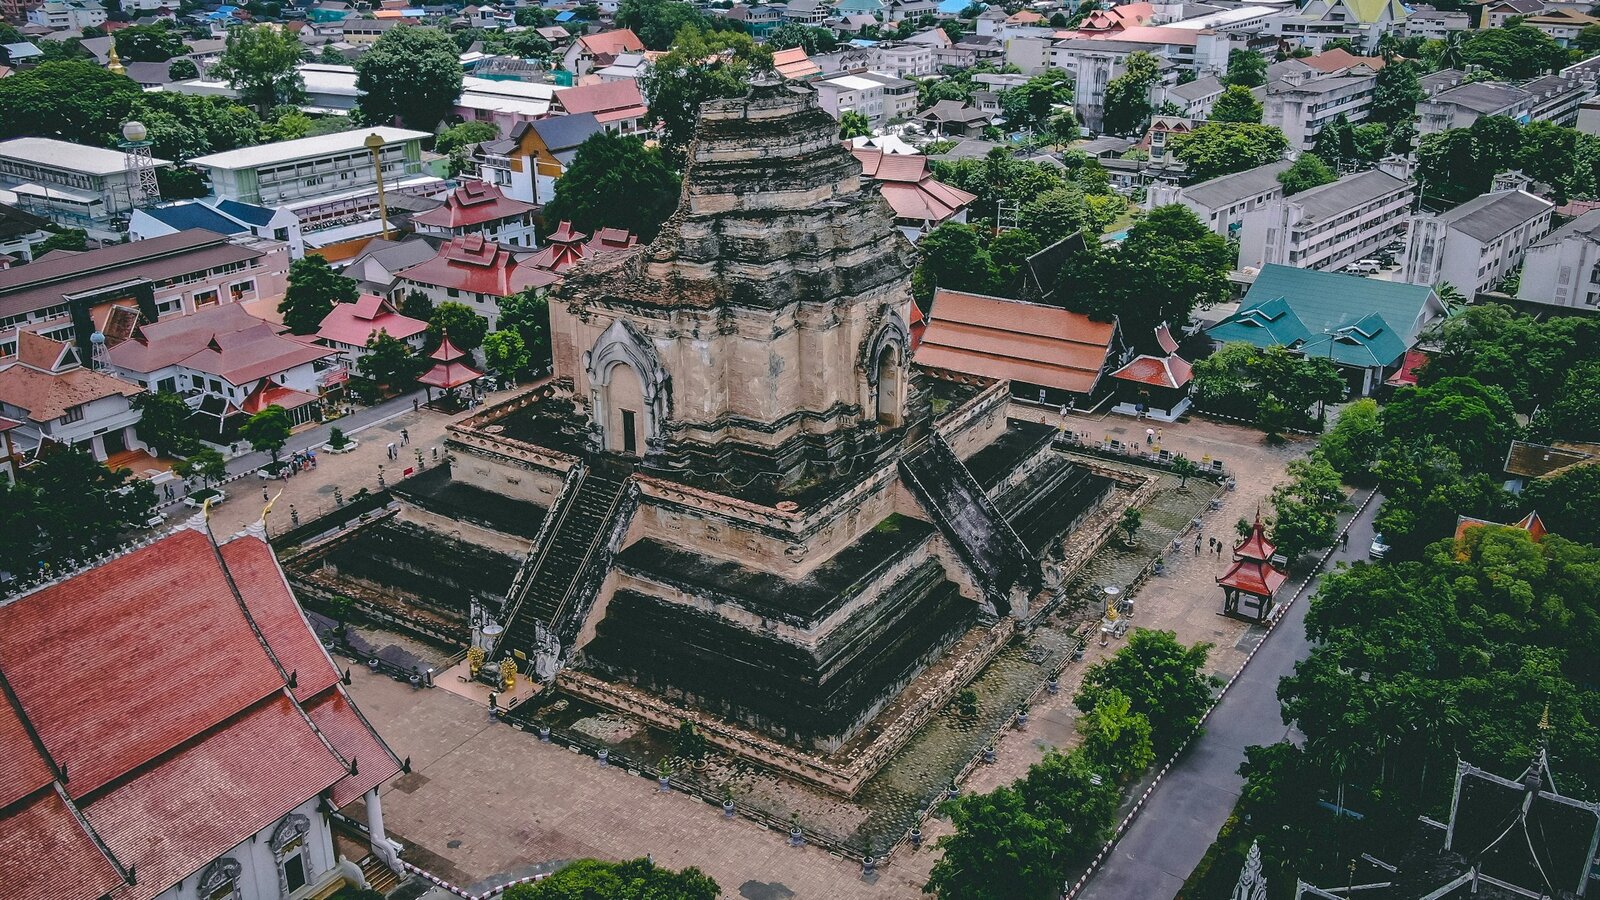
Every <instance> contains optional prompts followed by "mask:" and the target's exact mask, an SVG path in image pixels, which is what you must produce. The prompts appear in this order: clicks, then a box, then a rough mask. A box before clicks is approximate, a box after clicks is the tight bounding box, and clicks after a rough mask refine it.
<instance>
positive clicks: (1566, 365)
mask: <svg viewBox="0 0 1600 900" xmlns="http://www.w3.org/2000/svg"><path fill="white" fill-rule="evenodd" d="M1437 341H1438V345H1439V347H1438V351H1437V352H1435V353H1433V354H1431V355H1430V356H1429V359H1428V364H1427V365H1426V366H1424V367H1423V368H1422V370H1421V371H1420V372H1419V373H1418V382H1419V384H1421V385H1422V386H1424V387H1426V386H1428V385H1431V384H1433V383H1435V382H1438V381H1441V380H1443V379H1445V378H1449V377H1451V376H1462V377H1467V378H1471V379H1473V380H1474V381H1477V382H1479V383H1481V384H1484V385H1487V386H1491V387H1496V388H1499V389H1500V390H1501V391H1504V392H1505V395H1506V396H1507V397H1508V398H1510V400H1511V402H1512V405H1513V406H1515V407H1516V409H1517V410H1518V411H1519V412H1521V413H1523V414H1532V413H1533V411H1534V410H1535V408H1536V407H1538V406H1540V405H1546V404H1549V403H1550V402H1551V401H1553V400H1554V398H1555V394H1556V391H1557V390H1558V389H1559V388H1560V386H1561V383H1562V380H1563V379H1564V377H1565V376H1566V373H1567V372H1569V371H1571V370H1572V369H1573V368H1574V367H1576V366H1579V365H1582V364H1583V363H1585V362H1588V361H1590V360H1593V359H1596V358H1600V321H1596V320H1594V319H1588V318H1576V317H1566V316H1555V317H1550V318H1548V319H1543V320H1541V319H1536V318H1534V317H1532V316H1529V315H1524V314H1521V313H1517V312H1515V311H1513V310H1512V309H1511V308H1510V307H1508V306H1502V305H1500V304H1496V303H1485V304H1481V305H1478V306H1469V307H1467V308H1466V309H1463V310H1461V311H1459V312H1458V313H1457V314H1456V315H1453V316H1451V317H1450V318H1448V319H1446V320H1444V322H1443V323H1442V324H1440V325H1439V327H1438V335H1437Z"/></svg>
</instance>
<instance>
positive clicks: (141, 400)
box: [133, 391, 200, 456]
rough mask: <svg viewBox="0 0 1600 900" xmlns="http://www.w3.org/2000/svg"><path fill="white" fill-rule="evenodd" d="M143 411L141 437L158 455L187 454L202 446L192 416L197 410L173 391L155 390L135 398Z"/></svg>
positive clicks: (138, 407) (138, 429)
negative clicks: (191, 407)
mask: <svg viewBox="0 0 1600 900" xmlns="http://www.w3.org/2000/svg"><path fill="white" fill-rule="evenodd" d="M133 408H134V409H137V410H138V411H139V425H138V427H137V431H138V433H139V439H140V440H142V441H144V442H145V443H146V444H148V445H149V446H150V449H152V450H154V451H155V452H156V455H157V456H172V455H175V454H176V455H179V456H187V455H189V454H190V453H192V452H194V451H195V450H197V449H199V446H200V442H199V440H197V439H196V436H195V430H194V425H193V423H192V422H191V421H190V417H191V416H193V415H194V410H192V409H190V408H189V404H187V403H185V402H184V400H183V398H182V397H180V396H178V395H177V394H175V393H173V392H172V391H154V392H151V393H145V394H140V395H138V396H136V397H134V398H133Z"/></svg>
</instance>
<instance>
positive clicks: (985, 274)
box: [912, 222, 998, 302]
mask: <svg viewBox="0 0 1600 900" xmlns="http://www.w3.org/2000/svg"><path fill="white" fill-rule="evenodd" d="M917 249H918V250H920V251H921V255H922V264H921V265H919V266H918V267H917V271H916V274H915V275H914V276H913V278H912V292H913V293H914V294H915V295H916V296H917V298H918V299H920V300H923V301H924V302H926V301H927V300H929V299H931V298H932V297H933V293H934V291H935V290H937V289H939V288H945V289H947V290H952V291H973V292H976V293H983V292H985V291H988V290H989V289H990V287H991V286H992V285H993V284H994V282H995V279H996V278H997V274H998V273H997V272H996V271H995V267H994V259H993V258H992V257H990V256H989V251H988V250H987V249H985V248H984V245H983V239H982V238H981V237H979V235H978V231H977V229H975V228H973V227H972V226H971V225H967V224H965V223H962V222H946V223H944V224H943V225H940V226H939V227H938V228H935V229H934V230H932V231H930V232H928V233H927V234H926V235H924V236H923V238H922V240H921V241H919V242H918V243H917Z"/></svg>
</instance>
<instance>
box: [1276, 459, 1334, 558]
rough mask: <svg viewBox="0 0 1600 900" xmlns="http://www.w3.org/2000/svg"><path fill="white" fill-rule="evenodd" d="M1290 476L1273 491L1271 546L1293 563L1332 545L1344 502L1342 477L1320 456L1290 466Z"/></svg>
mask: <svg viewBox="0 0 1600 900" xmlns="http://www.w3.org/2000/svg"><path fill="white" fill-rule="evenodd" d="M1288 475H1289V481H1288V482H1286V483H1284V484H1280V485H1278V486H1277V487H1275V488H1273V489H1272V496H1271V503H1272V508H1273V522H1272V542H1273V543H1275V544H1277V545H1278V549H1279V550H1280V551H1281V552H1282V553H1283V555H1284V557H1285V558H1286V559H1288V560H1289V561H1290V562H1291V563H1292V562H1293V561H1294V560H1297V559H1299V558H1300V557H1301V555H1303V554H1304V553H1305V552H1306V551H1308V550H1314V549H1316V548H1318V547H1326V546H1328V545H1329V544H1330V543H1332V542H1333V535H1334V533H1335V531H1336V530H1337V529H1338V525H1339V518H1338V517H1339V511H1340V510H1342V509H1344V506H1345V501H1344V491H1342V490H1340V488H1339V473H1338V472H1337V471H1335V470H1334V468H1333V466H1331V465H1329V464H1328V461H1327V460H1326V459H1323V458H1322V456H1321V455H1320V454H1312V455H1311V456H1310V457H1307V458H1304V459H1297V460H1294V461H1293V462H1290V463H1289V467H1288Z"/></svg>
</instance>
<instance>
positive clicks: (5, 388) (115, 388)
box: [0, 364, 144, 423]
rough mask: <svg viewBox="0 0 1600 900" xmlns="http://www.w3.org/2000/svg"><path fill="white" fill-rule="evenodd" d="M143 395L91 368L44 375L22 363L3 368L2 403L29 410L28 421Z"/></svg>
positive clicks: (0, 379) (134, 387)
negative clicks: (106, 400) (116, 398)
mask: <svg viewBox="0 0 1600 900" xmlns="http://www.w3.org/2000/svg"><path fill="white" fill-rule="evenodd" d="M142 393H144V389H143V388H141V387H139V386H138V385H136V384H130V383H129V382H126V381H123V380H122V379H120V378H112V377H111V376H110V375H102V374H100V373H99V372H95V371H93V370H91V369H84V368H73V369H67V370H66V371H64V372H43V371H40V370H38V369H34V368H31V367H29V366H25V365H20V364H19V365H14V366H10V367H8V368H5V369H0V400H3V401H5V402H6V403H9V404H10V405H12V406H15V407H17V408H18V409H25V410H27V411H28V418H30V419H32V420H33V421H35V422H40V423H43V422H49V421H51V420H53V419H59V418H61V417H62V416H64V415H66V414H67V410H69V409H71V408H72V407H74V406H80V405H82V404H84V403H90V402H93V401H95V400H100V399H102V398H105V397H115V396H117V395H118V394H121V395H122V396H124V397H132V396H134V395H135V394H142Z"/></svg>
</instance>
